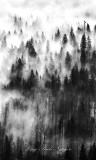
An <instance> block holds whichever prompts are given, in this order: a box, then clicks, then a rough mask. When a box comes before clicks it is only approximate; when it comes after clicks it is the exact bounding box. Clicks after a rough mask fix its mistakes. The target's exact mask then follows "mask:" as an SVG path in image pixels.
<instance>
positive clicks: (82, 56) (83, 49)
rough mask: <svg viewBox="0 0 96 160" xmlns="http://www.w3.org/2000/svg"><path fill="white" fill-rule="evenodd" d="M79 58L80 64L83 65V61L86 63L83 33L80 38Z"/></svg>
mask: <svg viewBox="0 0 96 160" xmlns="http://www.w3.org/2000/svg"><path fill="white" fill-rule="evenodd" d="M80 60H81V64H82V66H84V65H85V63H86V36H85V34H84V35H83V36H82V39H81V57H80Z"/></svg>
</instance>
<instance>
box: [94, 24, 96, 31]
mask: <svg viewBox="0 0 96 160" xmlns="http://www.w3.org/2000/svg"><path fill="white" fill-rule="evenodd" d="M94 32H95V33H96V25H95V26H94Z"/></svg>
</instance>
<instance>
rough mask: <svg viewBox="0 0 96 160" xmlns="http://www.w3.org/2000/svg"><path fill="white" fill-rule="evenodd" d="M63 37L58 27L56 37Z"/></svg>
mask: <svg viewBox="0 0 96 160" xmlns="http://www.w3.org/2000/svg"><path fill="white" fill-rule="evenodd" d="M60 37H61V33H60V30H59V28H58V29H57V32H56V33H55V39H56V40H58V39H59V38H60Z"/></svg>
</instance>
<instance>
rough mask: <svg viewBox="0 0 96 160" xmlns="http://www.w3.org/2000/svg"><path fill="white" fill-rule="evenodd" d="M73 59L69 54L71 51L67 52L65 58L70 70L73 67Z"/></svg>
mask: <svg viewBox="0 0 96 160" xmlns="http://www.w3.org/2000/svg"><path fill="white" fill-rule="evenodd" d="M71 61H72V59H71V55H70V54H69V52H67V54H66V58H65V66H66V68H67V69H68V70H70V69H71Z"/></svg>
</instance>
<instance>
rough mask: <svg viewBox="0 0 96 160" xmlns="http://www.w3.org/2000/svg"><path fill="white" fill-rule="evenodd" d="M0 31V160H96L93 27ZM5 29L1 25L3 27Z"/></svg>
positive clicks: (30, 24) (19, 22) (31, 24)
mask: <svg viewBox="0 0 96 160" xmlns="http://www.w3.org/2000/svg"><path fill="white" fill-rule="evenodd" d="M8 22H9V24H10V30H4V31H2V32H0V160H95V159H96V144H95V143H96V25H95V24H94V26H93V27H92V26H91V25H90V24H89V23H88V22H85V21H84V22H82V23H81V24H80V23H78V24H77V26H76V27H74V26H70V25H67V24H65V25H63V26H59V27H56V26H55V27H53V28H52V30H48V32H47V31H46V30H44V28H43V26H42V22H41V20H40V19H39V18H37V19H35V20H34V19H33V18H32V17H30V19H28V21H25V20H24V19H23V18H22V17H18V16H11V17H9V20H8ZM6 27H7V26H6Z"/></svg>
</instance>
